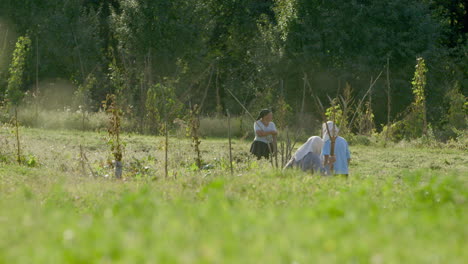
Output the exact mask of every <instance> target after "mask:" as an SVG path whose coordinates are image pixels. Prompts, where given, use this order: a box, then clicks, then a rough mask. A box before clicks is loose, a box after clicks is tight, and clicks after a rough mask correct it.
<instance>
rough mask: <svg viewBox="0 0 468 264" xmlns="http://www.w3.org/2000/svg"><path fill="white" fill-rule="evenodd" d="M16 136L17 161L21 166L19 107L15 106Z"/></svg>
mask: <svg viewBox="0 0 468 264" xmlns="http://www.w3.org/2000/svg"><path fill="white" fill-rule="evenodd" d="M15 135H16V147H17V149H16V161H18V164H21V147H20V138H19V128H18V107H16V106H15Z"/></svg>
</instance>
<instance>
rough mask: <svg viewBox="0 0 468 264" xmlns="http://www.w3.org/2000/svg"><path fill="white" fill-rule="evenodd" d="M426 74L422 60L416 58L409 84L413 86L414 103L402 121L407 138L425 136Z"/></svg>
mask: <svg viewBox="0 0 468 264" xmlns="http://www.w3.org/2000/svg"><path fill="white" fill-rule="evenodd" d="M426 72H427V67H426V64H425V62H424V59H423V58H418V59H417V64H416V70H415V72H414V77H413V81H412V82H411V83H412V85H413V95H414V102H413V103H412V104H411V106H410V109H409V113H408V115H407V116H406V117H405V119H404V125H405V136H406V137H407V138H418V137H421V136H422V135H427V128H428V126H427V120H426V95H425V87H426Z"/></svg>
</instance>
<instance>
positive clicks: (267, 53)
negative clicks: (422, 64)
mask: <svg viewBox="0 0 468 264" xmlns="http://www.w3.org/2000/svg"><path fill="white" fill-rule="evenodd" d="M465 2H466V1H462V0H453V1H442V0H423V1H421V0H389V1H369V0H356V1H347V0H334V1H322V0H266V1H258V0H235V1H233V0H203V1H186V0H158V1H152V0H112V1H94V0H78V1H71V0H66V1H63V0H51V1H28V0H0V6H1V7H2V8H1V9H0V18H2V19H3V18H4V19H6V20H8V21H11V23H12V24H13V25H14V27H15V28H16V30H17V31H18V32H17V33H18V34H19V35H25V34H26V33H28V35H29V36H30V37H31V40H32V41H33V43H37V45H32V46H31V48H32V49H33V50H32V54H35V55H36V54H37V55H38V60H39V64H40V67H38V69H39V72H38V77H39V79H40V80H45V79H48V78H62V79H66V80H71V81H73V82H74V83H76V84H77V85H78V86H79V87H84V86H86V82H87V81H86V77H87V76H89V75H90V74H92V75H93V76H95V85H93V87H92V88H91V89H90V90H89V96H90V97H92V98H93V101H94V104H95V107H94V108H93V109H97V108H98V107H99V104H98V103H97V102H100V101H102V100H103V99H104V98H105V96H106V94H108V93H121V94H120V95H119V96H118V99H119V100H121V102H120V104H121V105H122V107H123V109H122V110H124V111H125V112H126V113H127V112H128V111H129V110H131V114H132V115H129V117H131V118H132V119H134V120H138V121H137V122H138V123H139V124H140V126H137V127H138V129H139V130H140V131H143V130H144V129H146V128H148V127H149V126H150V124H149V123H147V122H149V120H148V117H149V116H157V115H155V114H154V113H155V111H156V110H157V112H158V113H161V111H162V110H161V109H156V108H160V107H163V105H161V104H158V103H155V100H156V101H157V99H155V98H158V97H159V96H160V95H159V94H158V92H157V90H158V89H159V88H158V89H155V88H154V87H156V86H155V85H157V84H158V83H159V84H164V85H167V81H166V80H168V79H169V80H176V81H174V82H173V83H171V85H168V86H170V87H171V90H173V94H174V98H175V99H177V101H178V102H180V103H181V104H185V105H188V104H189V102H191V103H192V104H198V105H200V106H201V107H202V109H200V111H201V112H203V113H204V114H212V113H215V112H217V113H222V112H223V109H226V108H229V109H230V111H231V112H232V113H233V114H239V113H242V111H243V110H242V108H241V107H240V106H239V105H238V103H237V102H236V101H235V100H234V99H233V98H231V96H230V95H229V94H228V93H226V92H225V88H228V89H230V90H231V91H233V93H234V94H235V95H236V96H237V97H238V98H239V99H240V101H242V103H243V104H245V105H246V106H247V107H248V108H249V109H250V110H255V109H254V108H256V107H257V108H260V107H267V106H268V107H273V108H275V107H277V106H276V105H275V104H276V103H277V101H276V100H275V98H279V97H282V98H284V103H285V104H287V105H289V106H290V107H291V112H292V113H298V112H304V113H307V114H309V115H308V116H320V115H321V113H318V112H317V111H318V109H316V108H315V104H314V103H313V101H314V100H312V98H313V97H312V96H318V97H319V98H320V99H321V101H323V102H327V101H328V100H327V98H328V97H327V96H330V97H332V98H335V97H339V96H340V95H343V90H344V89H345V87H344V84H346V83H349V85H351V86H352V87H353V94H352V97H354V98H361V97H362V96H363V95H364V94H365V93H366V91H367V88H368V84H369V80H370V79H372V78H374V79H375V78H376V76H377V75H378V74H379V72H380V71H382V70H383V68H384V65H386V62H387V58H389V61H390V78H391V80H390V83H391V84H392V89H391V91H392V94H391V98H394V99H395V100H393V101H392V115H393V116H392V117H391V118H392V119H395V118H398V117H401V116H402V115H401V113H402V112H403V111H404V110H405V109H407V108H408V106H409V105H411V104H412V102H413V94H412V93H411V89H410V87H411V79H412V74H413V72H414V70H413V65H414V61H413V60H414V58H417V57H424V58H426V64H427V68H429V69H430V71H429V72H427V73H426V75H425V76H426V85H425V88H424V89H425V97H426V98H425V99H426V100H427V104H426V111H427V119H428V120H427V122H428V123H429V122H430V123H431V124H433V125H436V126H439V127H442V126H443V124H444V121H443V120H445V119H444V117H445V116H446V115H447V111H448V108H447V107H445V104H444V98H445V97H444V96H445V94H447V91H448V90H450V87H452V86H451V84H452V83H453V82H454V81H458V82H459V83H460V86H461V87H462V88H463V87H466V86H467V85H468V70H467V69H468V68H467V67H468V66H467V65H468V63H466V62H467V61H468V59H467V58H468V55H467V52H466V50H467V47H468V46H467V44H466V36H467V35H466V34H467V24H466V21H468V20H467V19H466V18H467V14H468V12H466V10H467V4H466V3H465ZM0 21H2V20H0ZM0 23H1V22H0ZM1 44H2V43H0V45H1ZM7 44H8V43H7ZM8 45H10V44H8ZM0 48H2V47H1V46H0ZM36 49H37V50H36ZM7 50H10V49H7ZM11 50H12V49H11ZM33 59H34V60H35V59H36V58H32V57H31V58H26V60H33ZM27 64H30V63H27ZM31 65H33V64H32V63H31ZM109 65H110V67H109ZM31 68H32V67H31ZM31 68H30V69H28V68H26V69H25V73H24V75H25V76H26V77H25V80H26V83H25V85H24V87H29V86H32V85H31V84H32V82H33V81H34V79H35V78H31V76H35V72H33V69H31ZM28 76H29V77H28ZM1 78H3V80H0V86H2V85H3V87H0V91H5V90H6V87H5V86H6V83H7V81H6V80H5V78H6V76H5V74H4V73H3V74H1V73H0V79H1ZM383 79H384V78H382V79H380V80H378V81H377V82H376V84H375V88H374V89H373V92H372V93H373V94H372V96H373V101H372V104H371V105H369V106H368V109H372V113H371V114H372V115H373V119H374V120H375V123H376V124H382V123H385V122H386V119H387V112H386V111H387V107H386V104H384V103H381V102H383V101H385V100H386V92H385V91H386V90H385V89H386V86H385V81H384V80H383ZM460 92H461V93H462V94H463V95H464V96H466V89H460ZM329 105H330V104H328V105H326V106H325V107H329ZM342 110H343V111H344V112H346V113H345V114H344V115H348V113H347V110H346V109H344V108H343V109H342ZM310 114H311V115H310ZM368 114H370V112H369V113H368ZM159 115H160V114H159ZM304 116H307V115H304ZM369 116H370V115H369ZM377 129H379V127H377ZM157 130H159V129H158V128H156V127H154V128H152V129H150V131H154V132H156V131H157Z"/></svg>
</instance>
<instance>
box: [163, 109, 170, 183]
mask: <svg viewBox="0 0 468 264" xmlns="http://www.w3.org/2000/svg"><path fill="white" fill-rule="evenodd" d="M164 137H165V142H164V178H166V179H167V177H168V172H167V163H168V158H167V153H168V147H169V133H168V132H167V114H166V116H165V117H164Z"/></svg>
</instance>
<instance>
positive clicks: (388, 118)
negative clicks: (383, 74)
mask: <svg viewBox="0 0 468 264" xmlns="http://www.w3.org/2000/svg"><path fill="white" fill-rule="evenodd" d="M389 67H390V58H389V57H387V132H386V133H385V146H387V141H388V138H389V136H390V111H391V98H390V69H389Z"/></svg>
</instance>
